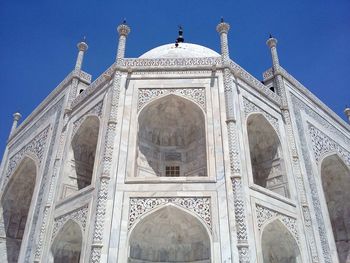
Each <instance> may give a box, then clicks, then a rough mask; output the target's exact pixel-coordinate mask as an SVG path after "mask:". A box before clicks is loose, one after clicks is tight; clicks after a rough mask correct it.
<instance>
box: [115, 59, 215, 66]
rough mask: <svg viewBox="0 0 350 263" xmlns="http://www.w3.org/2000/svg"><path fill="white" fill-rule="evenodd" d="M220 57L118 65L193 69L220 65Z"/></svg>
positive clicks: (127, 62) (125, 60) (124, 61)
mask: <svg viewBox="0 0 350 263" xmlns="http://www.w3.org/2000/svg"><path fill="white" fill-rule="evenodd" d="M220 64H221V57H198V58H156V59H147V58H138V59H132V58H131V59H130V58H127V59H120V60H118V65H120V66H122V67H127V68H128V67H138V68H140V67H145V68H151V67H160V68H167V67H193V66H213V65H220Z"/></svg>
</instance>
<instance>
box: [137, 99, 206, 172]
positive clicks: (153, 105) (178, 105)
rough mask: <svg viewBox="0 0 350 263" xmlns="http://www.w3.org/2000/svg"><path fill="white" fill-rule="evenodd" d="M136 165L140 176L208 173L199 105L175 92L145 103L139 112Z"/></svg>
mask: <svg viewBox="0 0 350 263" xmlns="http://www.w3.org/2000/svg"><path fill="white" fill-rule="evenodd" d="M136 166H137V169H136V171H137V174H136V176H140V177H156V176H169V177H180V176H207V152H206V127H205V114H204V112H203V110H202V109H201V107H199V106H198V105H197V104H196V103H194V102H192V101H191V100H188V99H186V98H183V97H180V96H178V95H175V94H169V95H166V96H163V97H160V98H158V99H155V100H153V101H152V102H150V103H148V104H147V105H145V106H144V107H143V108H142V110H141V111H140V113H139V116H138V137H137V158H136Z"/></svg>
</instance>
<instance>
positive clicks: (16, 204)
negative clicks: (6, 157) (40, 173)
mask: <svg viewBox="0 0 350 263" xmlns="http://www.w3.org/2000/svg"><path fill="white" fill-rule="evenodd" d="M36 178H37V165H36V163H35V161H34V160H33V159H32V158H30V157H28V156H25V157H24V158H23V159H22V161H21V162H20V163H19V165H18V166H17V169H16V171H15V172H14V174H13V175H12V176H11V178H10V180H9V182H8V183H7V185H6V188H5V190H4V192H3V195H2V197H1V213H0V217H1V219H0V235H1V241H0V253H1V255H4V256H5V257H6V259H7V262H10V263H11V262H17V260H18V256H19V252H20V248H21V244H22V239H23V235H24V232H25V228H26V227H27V222H28V221H29V220H28V214H29V208H30V207H31V203H32V199H33V193H34V188H35V182H36Z"/></svg>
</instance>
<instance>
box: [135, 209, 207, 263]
mask: <svg viewBox="0 0 350 263" xmlns="http://www.w3.org/2000/svg"><path fill="white" fill-rule="evenodd" d="M129 248H130V252H129V262H131V263H136V262H210V258H211V252H210V238H209V235H208V232H207V230H206V229H205V227H204V226H203V224H202V223H201V222H200V221H199V220H198V219H197V218H195V217H194V216H192V215H190V214H189V213H187V212H184V211H183V210H181V209H179V208H176V207H174V206H171V205H170V206H166V207H164V208H161V209H159V210H157V211H156V212H153V213H152V214H150V215H148V216H146V217H145V218H144V219H142V220H141V221H140V222H139V223H138V224H137V225H136V226H135V228H134V229H133V230H132V233H131V235H130V239H129Z"/></svg>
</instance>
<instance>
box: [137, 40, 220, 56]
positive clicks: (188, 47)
mask: <svg viewBox="0 0 350 263" xmlns="http://www.w3.org/2000/svg"><path fill="white" fill-rule="evenodd" d="M219 56H220V54H218V53H217V52H215V51H214V50H211V49H209V48H207V47H203V46H200V45H196V44H190V43H179V46H178V47H175V44H166V45H163V46H159V47H156V48H153V49H151V50H150V51H147V52H146V53H144V54H143V55H142V56H140V58H199V57H219Z"/></svg>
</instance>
